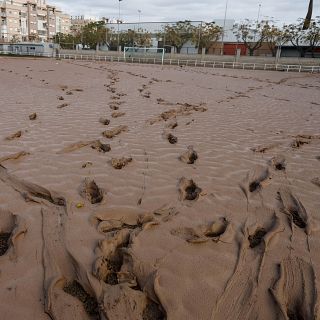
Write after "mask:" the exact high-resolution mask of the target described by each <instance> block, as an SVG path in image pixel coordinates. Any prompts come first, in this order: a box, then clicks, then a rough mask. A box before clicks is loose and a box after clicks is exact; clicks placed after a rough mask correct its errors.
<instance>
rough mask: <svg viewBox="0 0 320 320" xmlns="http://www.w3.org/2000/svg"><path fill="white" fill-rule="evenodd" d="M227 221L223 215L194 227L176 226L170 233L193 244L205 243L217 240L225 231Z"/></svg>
mask: <svg viewBox="0 0 320 320" xmlns="http://www.w3.org/2000/svg"><path fill="white" fill-rule="evenodd" d="M228 225H229V222H228V220H227V219H226V218H225V217H220V218H218V219H217V220H215V221H213V222H211V223H209V224H207V225H201V226H198V227H196V228H178V229H174V230H171V234H172V235H174V236H177V237H179V238H182V239H184V240H185V241H187V242H189V243H193V244H199V243H205V242H208V241H214V242H218V241H219V240H220V237H221V236H222V235H223V234H224V233H225V232H226V230H227V228H228Z"/></svg>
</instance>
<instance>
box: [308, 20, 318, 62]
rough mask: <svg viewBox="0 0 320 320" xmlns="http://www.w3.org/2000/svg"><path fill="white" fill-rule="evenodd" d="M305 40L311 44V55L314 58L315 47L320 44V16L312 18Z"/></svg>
mask: <svg viewBox="0 0 320 320" xmlns="http://www.w3.org/2000/svg"><path fill="white" fill-rule="evenodd" d="M305 41H306V42H307V43H308V44H309V47H310V51H311V56H312V58H314V51H315V48H316V47H317V46H318V45H320V17H316V18H315V19H314V20H312V19H311V20H310V26H309V29H308V30H307V34H306V36H305Z"/></svg>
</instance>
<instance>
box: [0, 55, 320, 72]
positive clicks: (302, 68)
mask: <svg viewBox="0 0 320 320" xmlns="http://www.w3.org/2000/svg"><path fill="white" fill-rule="evenodd" d="M0 55H6V56H28V57H47V58H55V59H64V60H80V61H100V62H125V63H140V64H160V65H172V66H180V67H183V66H186V67H204V68H228V69H242V70H268V71H270V70H272V71H284V72H310V73H320V66H319V65H318V66H310V65H302V64H277V63H273V64H272V63H254V62H230V61H228V62H227V61H226V62H224V61H205V60H198V59H192V60H189V59H164V60H162V59H159V58H145V57H143V58H139V57H130V58H125V57H123V56H122V57H121V56H102V55H85V54H45V53H29V54H26V53H20V54H19V53H14V54H13V53H12V52H7V51H0Z"/></svg>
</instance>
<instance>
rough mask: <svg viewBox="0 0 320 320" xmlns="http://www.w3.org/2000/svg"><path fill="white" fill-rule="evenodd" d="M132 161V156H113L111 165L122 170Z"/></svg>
mask: <svg viewBox="0 0 320 320" xmlns="http://www.w3.org/2000/svg"><path fill="white" fill-rule="evenodd" d="M130 162H132V158H124V157H123V158H120V159H116V158H113V159H112V160H111V165H112V166H113V167H114V168H115V169H117V170H120V169H122V168H123V167H125V166H126V165H127V164H129V163H130Z"/></svg>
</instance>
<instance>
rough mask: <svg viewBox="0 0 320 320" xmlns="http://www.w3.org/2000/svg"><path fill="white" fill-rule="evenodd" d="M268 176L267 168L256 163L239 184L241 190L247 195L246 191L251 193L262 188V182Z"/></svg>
mask: <svg viewBox="0 0 320 320" xmlns="http://www.w3.org/2000/svg"><path fill="white" fill-rule="evenodd" d="M268 178H269V169H268V168H267V167H264V166H261V165H257V166H255V167H254V168H253V169H251V170H250V171H249V172H248V174H247V177H246V179H245V180H244V182H242V183H241V184H240V188H241V190H242V191H243V192H244V194H245V195H246V197H248V191H249V192H250V193H253V192H255V191H258V190H260V189H261V188H262V184H263V182H264V181H266V180H267V179H268Z"/></svg>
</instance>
